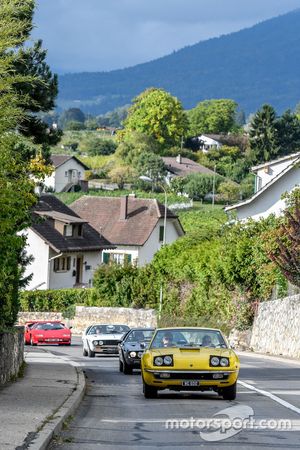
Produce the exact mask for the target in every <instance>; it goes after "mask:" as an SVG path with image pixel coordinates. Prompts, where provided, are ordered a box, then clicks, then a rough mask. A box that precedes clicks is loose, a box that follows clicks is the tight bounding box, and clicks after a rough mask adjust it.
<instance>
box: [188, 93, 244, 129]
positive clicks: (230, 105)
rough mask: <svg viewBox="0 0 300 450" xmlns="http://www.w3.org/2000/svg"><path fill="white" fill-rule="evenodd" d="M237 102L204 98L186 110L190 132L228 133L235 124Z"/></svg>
mask: <svg viewBox="0 0 300 450" xmlns="http://www.w3.org/2000/svg"><path fill="white" fill-rule="evenodd" d="M236 109H237V103H236V102H235V101H233V100H229V99H217V100H205V101H203V102H200V103H198V105H197V106H196V107H195V108H193V109H191V110H190V111H189V112H188V117H189V121H190V134H191V135H192V136H197V135H200V134H203V133H228V132H229V131H231V130H232V129H233V128H234V126H235V118H236Z"/></svg>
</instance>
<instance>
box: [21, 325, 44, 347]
mask: <svg viewBox="0 0 300 450" xmlns="http://www.w3.org/2000/svg"><path fill="white" fill-rule="evenodd" d="M39 322H44V321H41V320H30V321H29V322H25V325H24V327H25V330H24V343H25V345H29V344H30V330H31V328H32V327H33V325H35V324H36V323H39Z"/></svg>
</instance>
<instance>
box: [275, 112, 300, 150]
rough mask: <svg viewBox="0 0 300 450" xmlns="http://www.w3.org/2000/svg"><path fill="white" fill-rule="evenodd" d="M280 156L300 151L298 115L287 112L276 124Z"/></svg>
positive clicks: (299, 122) (299, 121)
mask: <svg viewBox="0 0 300 450" xmlns="http://www.w3.org/2000/svg"><path fill="white" fill-rule="evenodd" d="M276 128H277V136H278V145H279V147H280V149H279V153H280V156H285V155H289V154H291V153H293V152H296V151H299V150H300V120H299V118H298V116H297V115H296V114H293V113H292V112H291V111H290V110H287V111H286V112H285V113H284V114H282V116H281V117H279V118H278V120H277V123H276Z"/></svg>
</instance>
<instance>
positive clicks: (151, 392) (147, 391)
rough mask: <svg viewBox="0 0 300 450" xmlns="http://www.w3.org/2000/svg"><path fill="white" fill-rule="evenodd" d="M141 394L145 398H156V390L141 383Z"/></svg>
mask: <svg viewBox="0 0 300 450" xmlns="http://www.w3.org/2000/svg"><path fill="white" fill-rule="evenodd" d="M143 392H144V397H145V398H156V397H157V389H156V388H155V387H153V386H149V384H146V383H145V382H143Z"/></svg>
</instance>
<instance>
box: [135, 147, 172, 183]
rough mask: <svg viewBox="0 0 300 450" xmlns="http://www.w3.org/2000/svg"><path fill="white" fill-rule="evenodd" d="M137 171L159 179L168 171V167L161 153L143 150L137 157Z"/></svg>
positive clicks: (156, 179)
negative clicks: (156, 153)
mask: <svg viewBox="0 0 300 450" xmlns="http://www.w3.org/2000/svg"><path fill="white" fill-rule="evenodd" d="M136 171H137V173H138V175H147V176H148V177H150V178H152V180H154V181H158V180H161V179H162V178H163V176H164V174H165V173H166V167H165V164H164V162H163V160H162V159H161V157H160V156H159V155H155V154H154V153H148V152H143V153H141V154H140V155H139V157H138V158H137V162H136Z"/></svg>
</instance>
